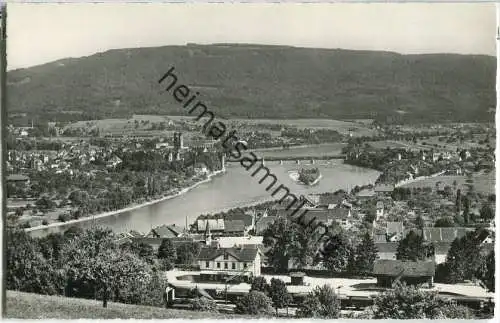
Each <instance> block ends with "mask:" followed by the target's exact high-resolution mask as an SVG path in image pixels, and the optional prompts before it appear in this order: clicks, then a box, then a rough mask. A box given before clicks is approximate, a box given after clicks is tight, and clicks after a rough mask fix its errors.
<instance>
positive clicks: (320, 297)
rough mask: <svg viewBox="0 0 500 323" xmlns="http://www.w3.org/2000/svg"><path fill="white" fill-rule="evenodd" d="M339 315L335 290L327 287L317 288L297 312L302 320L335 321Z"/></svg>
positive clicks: (338, 304)
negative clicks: (320, 319)
mask: <svg viewBox="0 0 500 323" xmlns="http://www.w3.org/2000/svg"><path fill="white" fill-rule="evenodd" d="M339 315H340V302H339V299H338V298H337V294H335V290H334V289H333V288H332V287H330V286H328V285H324V286H322V287H320V286H317V287H316V288H315V289H314V290H313V291H312V292H310V293H309V294H308V295H307V296H306V298H305V299H304V301H303V302H302V304H301V306H300V308H299V309H298V310H297V316H298V317H302V318H305V317H315V318H324V319H336V318H338V317H339Z"/></svg>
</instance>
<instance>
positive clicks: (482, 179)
mask: <svg viewBox="0 0 500 323" xmlns="http://www.w3.org/2000/svg"><path fill="white" fill-rule="evenodd" d="M466 179H467V177H465V176H459V175H453V176H437V177H433V178H428V179H424V180H420V181H416V182H413V183H409V184H406V185H403V187H432V188H434V187H435V186H436V183H438V182H443V183H445V185H449V186H450V187H453V181H457V188H460V189H461V190H462V191H466V190H468V188H467V187H466V186H465V184H466V182H465V180H466ZM472 179H473V183H472V184H473V185H474V189H475V190H476V191H477V192H481V193H486V194H493V193H495V172H491V173H488V174H477V175H474V176H473V177H472Z"/></svg>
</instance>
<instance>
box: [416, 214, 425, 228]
mask: <svg viewBox="0 0 500 323" xmlns="http://www.w3.org/2000/svg"><path fill="white" fill-rule="evenodd" d="M415 225H416V226H417V228H419V229H420V230H422V229H423V228H424V219H422V217H421V216H420V215H419V216H417V218H416V219H415Z"/></svg>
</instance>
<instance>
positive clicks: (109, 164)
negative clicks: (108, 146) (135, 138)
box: [106, 155, 122, 168]
mask: <svg viewBox="0 0 500 323" xmlns="http://www.w3.org/2000/svg"><path fill="white" fill-rule="evenodd" d="M121 163H122V160H121V158H120V157H118V156H116V155H113V157H111V158H110V159H109V160H108V161H107V163H106V167H107V168H115V167H116V166H118V165H119V164H121Z"/></svg>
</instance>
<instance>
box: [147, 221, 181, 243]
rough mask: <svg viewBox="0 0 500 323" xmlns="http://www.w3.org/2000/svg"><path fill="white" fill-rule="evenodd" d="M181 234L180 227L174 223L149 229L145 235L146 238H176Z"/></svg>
mask: <svg viewBox="0 0 500 323" xmlns="http://www.w3.org/2000/svg"><path fill="white" fill-rule="evenodd" d="M181 235H182V229H181V228H180V227H177V226H175V224H174V225H162V226H159V227H156V228H154V229H151V231H150V232H149V233H148V234H147V235H146V237H148V238H162V239H166V238H167V239H171V238H177V237H179V236H181Z"/></svg>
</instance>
